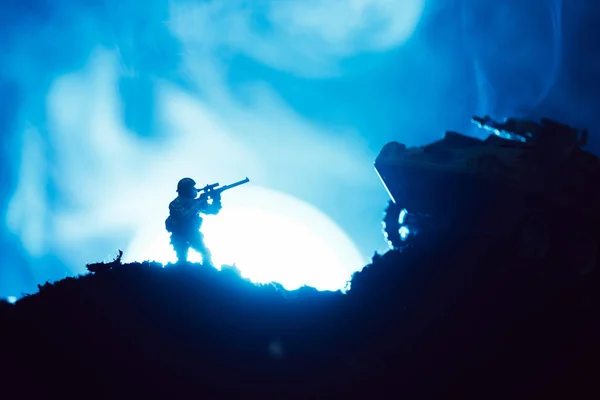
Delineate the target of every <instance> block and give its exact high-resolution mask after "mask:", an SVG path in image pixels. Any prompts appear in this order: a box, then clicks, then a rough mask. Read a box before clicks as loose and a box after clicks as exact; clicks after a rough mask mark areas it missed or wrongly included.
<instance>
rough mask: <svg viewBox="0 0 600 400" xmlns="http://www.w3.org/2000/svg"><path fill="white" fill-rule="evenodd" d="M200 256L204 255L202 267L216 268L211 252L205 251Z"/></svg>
mask: <svg viewBox="0 0 600 400" xmlns="http://www.w3.org/2000/svg"><path fill="white" fill-rule="evenodd" d="M200 254H201V255H202V265H205V266H207V267H214V264H213V261H212V254H211V253H210V250H208V249H204V251H203V252H201V253H200Z"/></svg>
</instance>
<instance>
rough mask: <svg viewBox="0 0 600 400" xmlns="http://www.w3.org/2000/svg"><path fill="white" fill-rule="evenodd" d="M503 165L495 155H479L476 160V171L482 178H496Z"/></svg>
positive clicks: (500, 172)
mask: <svg viewBox="0 0 600 400" xmlns="http://www.w3.org/2000/svg"><path fill="white" fill-rule="evenodd" d="M502 169H503V165H502V162H500V160H499V159H498V158H497V157H494V156H491V155H485V156H481V157H480V158H479V159H478V160H477V173H478V174H479V175H481V176H482V177H484V178H491V179H494V178H497V177H499V176H500V175H501V174H502Z"/></svg>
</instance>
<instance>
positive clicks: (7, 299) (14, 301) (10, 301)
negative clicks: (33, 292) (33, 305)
mask: <svg viewBox="0 0 600 400" xmlns="http://www.w3.org/2000/svg"><path fill="white" fill-rule="evenodd" d="M6 301H8V302H9V303H11V304H15V303H16V302H17V297H16V296H8V297H7V298H6Z"/></svg>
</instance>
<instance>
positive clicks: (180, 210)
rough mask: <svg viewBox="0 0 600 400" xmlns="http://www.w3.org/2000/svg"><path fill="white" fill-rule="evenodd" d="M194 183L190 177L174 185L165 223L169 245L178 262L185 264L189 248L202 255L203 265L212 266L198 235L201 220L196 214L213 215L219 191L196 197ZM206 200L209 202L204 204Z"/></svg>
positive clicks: (217, 203)
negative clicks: (174, 188)
mask: <svg viewBox="0 0 600 400" xmlns="http://www.w3.org/2000/svg"><path fill="white" fill-rule="evenodd" d="M195 186H196V182H195V181H194V180H193V179H191V178H183V179H182V180H180V181H179V183H178V184H177V193H178V196H177V198H175V200H173V201H172V202H171V203H170V204H169V217H168V218H167V220H166V221H165V225H166V228H167V231H168V232H170V233H171V245H172V246H173V249H174V250H175V253H176V254H177V260H178V261H179V262H181V263H183V262H186V261H187V255H188V250H189V248H190V247H191V248H192V249H194V250H196V251H197V252H198V253H200V255H201V256H202V263H203V264H204V265H209V266H212V258H211V254H210V251H209V250H208V248H207V247H206V246H205V244H204V236H203V235H202V233H201V232H200V227H201V226H202V217H201V216H200V213H203V214H210V215H216V214H218V213H219V211H220V210H221V192H220V191H217V190H215V191H213V192H212V193H210V196H208V195H206V194H204V195H201V196H199V197H197V196H198V192H199V190H198V189H196V187H195ZM208 197H210V198H211V199H212V202H210V203H209V202H208Z"/></svg>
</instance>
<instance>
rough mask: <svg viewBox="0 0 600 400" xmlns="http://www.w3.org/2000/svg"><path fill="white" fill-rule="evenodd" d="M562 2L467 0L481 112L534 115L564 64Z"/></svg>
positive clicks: (466, 28) (467, 34)
mask: <svg viewBox="0 0 600 400" xmlns="http://www.w3.org/2000/svg"><path fill="white" fill-rule="evenodd" d="M562 7H563V4H562V0H536V1H533V2H530V3H525V4H524V3H523V2H517V1H516V0H513V1H504V2H494V3H485V4H483V3H481V2H473V1H470V0H463V1H462V7H461V27H462V36H463V41H464V43H465V46H466V48H467V49H468V50H469V51H470V53H471V57H472V62H473V68H474V72H475V82H476V86H477V90H478V98H479V104H478V113H479V114H488V115H494V116H497V117H506V116H519V117H531V115H532V113H535V112H536V110H537V108H538V107H539V106H540V105H541V104H542V102H543V101H544V100H546V98H547V97H548V95H549V93H550V91H551V89H552V87H553V85H554V83H555V82H556V79H557V77H558V73H559V71H560V66H561V59H562V53H563V51H562V47H563V43H562V42H563V39H562Z"/></svg>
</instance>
